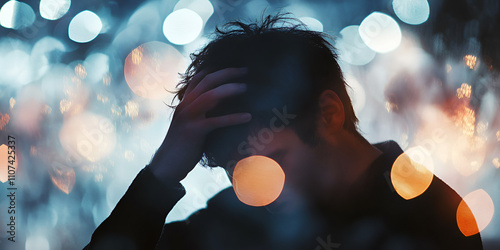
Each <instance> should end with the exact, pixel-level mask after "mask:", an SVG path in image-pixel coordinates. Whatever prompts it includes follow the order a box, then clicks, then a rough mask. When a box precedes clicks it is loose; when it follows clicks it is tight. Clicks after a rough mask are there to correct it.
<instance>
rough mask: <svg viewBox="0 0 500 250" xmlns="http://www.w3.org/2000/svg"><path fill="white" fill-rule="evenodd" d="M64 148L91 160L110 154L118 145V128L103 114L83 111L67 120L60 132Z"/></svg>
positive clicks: (80, 157) (72, 153) (74, 154)
mask: <svg viewBox="0 0 500 250" xmlns="http://www.w3.org/2000/svg"><path fill="white" fill-rule="evenodd" d="M59 140H60V142H61V145H62V147H63V148H64V150H65V151H66V152H67V153H69V154H71V155H72V156H73V157H74V158H75V159H82V158H83V159H86V160H88V161H91V162H95V161H98V160H100V159H103V158H104V157H106V156H108V155H109V154H110V153H111V152H112V151H113V149H114V148H115V145H116V130H115V126H114V125H113V123H111V121H110V120H109V119H108V118H106V117H103V116H99V115H96V114H92V113H82V114H79V115H75V116H72V117H71V118H69V119H68V120H66V121H65V122H64V124H63V126H62V128H61V131H60V132H59Z"/></svg>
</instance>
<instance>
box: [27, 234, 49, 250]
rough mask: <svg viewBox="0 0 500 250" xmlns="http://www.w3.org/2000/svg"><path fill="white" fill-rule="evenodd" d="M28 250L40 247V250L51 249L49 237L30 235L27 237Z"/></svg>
mask: <svg viewBox="0 0 500 250" xmlns="http://www.w3.org/2000/svg"><path fill="white" fill-rule="evenodd" d="M25 249H26V250H31V249H39V250H49V249H50V244H49V241H48V240H47V238H45V237H43V236H30V237H28V238H27V239H26V246H25Z"/></svg>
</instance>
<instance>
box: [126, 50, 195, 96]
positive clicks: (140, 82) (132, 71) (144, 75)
mask: <svg viewBox="0 0 500 250" xmlns="http://www.w3.org/2000/svg"><path fill="white" fill-rule="evenodd" d="M185 65H186V60H185V58H184V57H183V56H182V55H181V54H180V53H179V51H177V50H176V49H175V48H174V47H172V46H170V45H168V44H165V43H162V42H148V43H144V44H142V45H141V46H139V47H137V48H135V49H134V50H132V52H130V54H129V55H128V56H127V58H126V59H125V66H124V74H125V81H126V82H127V84H128V86H129V87H130V89H131V90H132V92H134V93H135V94H136V95H138V96H140V97H144V98H148V99H161V98H165V97H167V96H169V95H171V94H170V93H169V92H168V91H173V90H175V85H176V84H177V82H178V81H179V75H178V72H182V71H183V70H184V69H185ZM167 90H168V91H167Z"/></svg>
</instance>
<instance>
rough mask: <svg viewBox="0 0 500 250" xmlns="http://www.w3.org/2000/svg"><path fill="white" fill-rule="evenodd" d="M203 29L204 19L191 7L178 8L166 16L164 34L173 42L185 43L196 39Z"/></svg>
mask: <svg viewBox="0 0 500 250" xmlns="http://www.w3.org/2000/svg"><path fill="white" fill-rule="evenodd" d="M202 29H203V19H202V18H201V17H200V15H198V13H196V12H194V11H192V10H190V9H186V8H184V9H180V10H176V11H174V12H172V13H170V15H168V16H167V18H165V21H164V22H163V34H164V35H165V37H166V38H167V39H168V40H169V41H170V42H171V43H173V44H178V45H184V44H188V43H190V42H192V41H194V40H195V39H196V38H197V37H198V36H199V35H200V33H201V30H202Z"/></svg>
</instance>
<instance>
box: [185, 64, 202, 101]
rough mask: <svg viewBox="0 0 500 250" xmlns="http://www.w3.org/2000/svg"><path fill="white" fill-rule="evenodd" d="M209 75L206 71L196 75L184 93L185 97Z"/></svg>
mask: <svg viewBox="0 0 500 250" xmlns="http://www.w3.org/2000/svg"><path fill="white" fill-rule="evenodd" d="M206 75H208V71H207V70H206V69H204V70H202V71H200V72H199V73H198V74H196V75H194V76H193V78H191V81H189V84H188V87H187V89H186V92H185V93H184V97H186V96H187V95H188V94H189V93H190V92H191V91H193V89H194V88H195V87H196V86H197V85H198V83H200V81H201V80H203V78H205V76H206Z"/></svg>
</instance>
